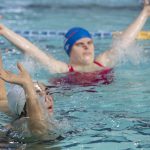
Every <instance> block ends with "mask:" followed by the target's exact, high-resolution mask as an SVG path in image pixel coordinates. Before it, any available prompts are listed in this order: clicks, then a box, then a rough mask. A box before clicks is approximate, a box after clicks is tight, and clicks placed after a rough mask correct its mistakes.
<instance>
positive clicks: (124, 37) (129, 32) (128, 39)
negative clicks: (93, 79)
mask: <svg viewBox="0 0 150 150" xmlns="http://www.w3.org/2000/svg"><path fill="white" fill-rule="evenodd" d="M149 16H150V5H149V2H148V0H145V6H144V8H143V10H142V11H141V13H140V14H139V16H138V17H137V18H136V20H135V21H134V22H133V23H132V24H131V25H129V27H128V28H127V29H126V30H125V31H124V32H122V34H121V35H120V38H119V40H118V43H116V45H113V47H112V48H111V49H110V50H108V51H106V52H104V53H103V54H101V55H99V56H98V57H97V58H96V60H97V61H100V62H101V63H102V64H104V66H109V67H113V66H114V65H115V63H116V62H115V60H114V59H115V57H117V56H115V55H116V49H122V50H123V49H126V48H127V47H128V46H130V45H131V44H132V43H133V42H134V40H135V39H136V37H137V35H138V33H139V32H140V30H141V29H142V28H143V26H144V24H145V23H146V21H147V19H148V17H149ZM113 56H114V57H113Z"/></svg>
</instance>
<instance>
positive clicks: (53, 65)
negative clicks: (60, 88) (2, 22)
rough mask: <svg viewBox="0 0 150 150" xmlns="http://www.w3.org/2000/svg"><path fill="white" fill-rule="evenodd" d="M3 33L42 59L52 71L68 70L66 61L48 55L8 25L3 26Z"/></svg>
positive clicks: (29, 52) (21, 48) (25, 51)
mask: <svg viewBox="0 0 150 150" xmlns="http://www.w3.org/2000/svg"><path fill="white" fill-rule="evenodd" d="M1 34H2V35H3V36H4V37H5V38H6V39H8V40H9V41H10V42H12V43H13V44H14V45H15V46H16V47H18V48H19V49H20V50H21V51H22V52H24V53H26V54H28V55H30V56H31V57H33V58H35V59H37V60H38V61H40V62H41V63H42V64H43V65H44V66H46V67H47V68H48V70H49V71H50V72H55V73H60V72H67V71H68V66H67V64H66V63H64V62H61V61H58V60H56V59H54V58H53V57H52V56H51V55H47V54H46V53H44V52H43V51H42V50H40V49H39V48H38V47H37V46H35V45H34V44H32V43H31V42H30V41H28V40H27V39H25V38H24V37H22V36H20V35H18V34H16V33H15V32H13V31H12V30H10V29H8V28H7V27H5V26H4V27H3V32H2V33H1Z"/></svg>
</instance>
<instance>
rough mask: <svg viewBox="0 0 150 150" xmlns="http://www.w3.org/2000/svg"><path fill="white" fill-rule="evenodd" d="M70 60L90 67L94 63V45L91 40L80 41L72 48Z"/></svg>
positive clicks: (83, 39)
mask: <svg viewBox="0 0 150 150" xmlns="http://www.w3.org/2000/svg"><path fill="white" fill-rule="evenodd" d="M70 60H71V62H72V63H75V64H83V65H89V64H91V63H93V61H94V44H93V40H92V39H90V38H82V39H80V40H78V41H77V42H76V43H75V44H74V45H73V47H72V50H71V53H70Z"/></svg>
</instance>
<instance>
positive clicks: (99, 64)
mask: <svg viewBox="0 0 150 150" xmlns="http://www.w3.org/2000/svg"><path fill="white" fill-rule="evenodd" d="M94 63H95V64H97V65H98V66H100V67H104V66H103V65H102V64H101V63H100V62H98V61H95V60H94Z"/></svg>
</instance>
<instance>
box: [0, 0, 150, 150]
mask: <svg viewBox="0 0 150 150" xmlns="http://www.w3.org/2000/svg"><path fill="white" fill-rule="evenodd" d="M66 2H67V1H64V2H61V3H60V2H59V1H55V2H52V1H48V0H44V1H42V2H40V1H36V2H33V0H28V1H25V2H22V1H19V0H15V1H13V2H11V1H4V0H3V3H1V4H0V7H1V9H0V14H1V15H3V16H4V17H3V20H2V22H3V23H4V24H6V25H8V26H9V27H10V28H12V29H13V30H15V31H18V32H20V33H21V34H23V35H24V36H26V37H27V38H28V39H30V40H31V41H32V42H34V43H36V44H37V45H38V46H40V47H41V48H42V49H43V50H45V51H46V52H50V53H51V54H53V55H54V56H55V57H56V58H58V59H61V60H64V61H67V60H68V58H67V56H66V54H65V53H64V51H63V50H62V49H63V47H62V46H63V37H62V35H61V34H60V33H61V32H64V31H66V30H67V29H68V28H70V27H72V26H82V27H85V28H87V29H89V30H90V31H91V32H92V33H97V32H100V33H103V32H107V33H111V32H113V31H120V30H122V29H124V28H125V27H126V26H127V25H128V24H129V23H130V22H131V21H132V20H133V19H134V18H135V17H136V16H137V14H138V12H139V11H140V8H141V7H140V4H139V3H138V4H137V3H136V2H137V1H136V2H135V1H133V2H132V3H131V2H129V1H127V0H126V1H122V2H121V1H119V3H118V6H114V4H115V3H116V1H115V0H113V1H109V5H108V6H106V4H105V2H103V1H95V2H92V1H90V0H88V1H83V4H81V3H80V1H76V2H74V1H69V2H68V3H67V4H66ZM86 2H87V3H86ZM85 4H86V5H85ZM125 4H126V5H125ZM124 5H125V6H126V7H123V6H124ZM74 14H76V15H74ZM43 16H44V17H43ZM93 24H94V25H93ZM148 24H149V22H148V23H147V24H146V26H145V29H149V26H148ZM44 31H45V32H46V33H45V34H44V33H43V32H44ZM49 32H51V33H52V34H47V33H49ZM56 33H57V34H56ZM94 40H95V45H96V53H99V52H100V51H103V50H105V49H107V48H109V46H110V42H111V41H112V38H110V37H104V38H100V37H94ZM138 43H139V44H140V45H142V48H140V49H141V52H140V53H136V52H137V47H132V48H133V49H132V50H130V52H131V53H130V55H129V56H130V57H128V58H130V59H127V58H126V57H125V58H124V59H123V61H122V62H120V63H119V65H118V66H117V67H116V68H115V70H114V71H115V73H114V81H113V83H111V84H109V85H97V86H88V87H79V86H71V87H68V86H67V87H58V88H53V89H52V93H53V96H54V99H55V117H56V118H57V120H58V121H59V122H60V123H59V124H60V126H61V128H62V130H63V134H62V135H63V137H64V138H63V139H61V140H60V141H57V142H48V143H40V144H37V143H30V144H22V143H21V144H19V143H17V141H16V142H14V143H13V140H10V142H9V144H8V143H7V144H6V145H5V146H7V147H8V148H10V149H15V148H17V147H21V148H22V149H28V150H29V149H42V150H43V149H54V150H56V149H65V150H66V149H67V150H77V149H80V150H82V149H92V150H99V149H101V150H107V149H108V150H134V149H140V150H147V149H150V144H149V143H150V139H149V136H150V117H149V116H150V108H149V106H150V101H149V100H150V78H149V74H150V69H149V63H150V61H149V57H150V52H149V50H150V42H149V40H147V41H146V40H145V41H138ZM0 44H1V51H2V55H3V60H4V65H5V67H6V68H8V69H11V70H13V69H15V70H16V68H15V65H16V61H18V60H20V61H23V63H24V64H25V66H26V67H27V69H28V70H29V71H30V73H31V74H32V76H33V78H34V79H35V80H42V81H44V82H47V81H48V79H49V78H53V77H54V76H56V75H52V74H49V73H48V71H46V70H45V69H43V68H41V67H40V65H39V64H36V63H35V62H34V61H33V60H32V59H28V58H24V56H23V55H22V54H21V53H20V52H18V51H17V50H16V48H15V47H13V46H12V45H11V44H10V43H8V42H7V41H6V40H4V39H2V38H1V40H0ZM138 49H139V48H138ZM135 54H137V55H135ZM139 55H140V57H139ZM28 66H30V67H28ZM35 68H36V69H35ZM7 87H8V89H9V85H7ZM0 115H1V118H0V125H1V126H2V125H4V124H6V123H7V122H9V120H11V118H8V117H7V116H6V115H4V114H2V113H1V114H0Z"/></svg>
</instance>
